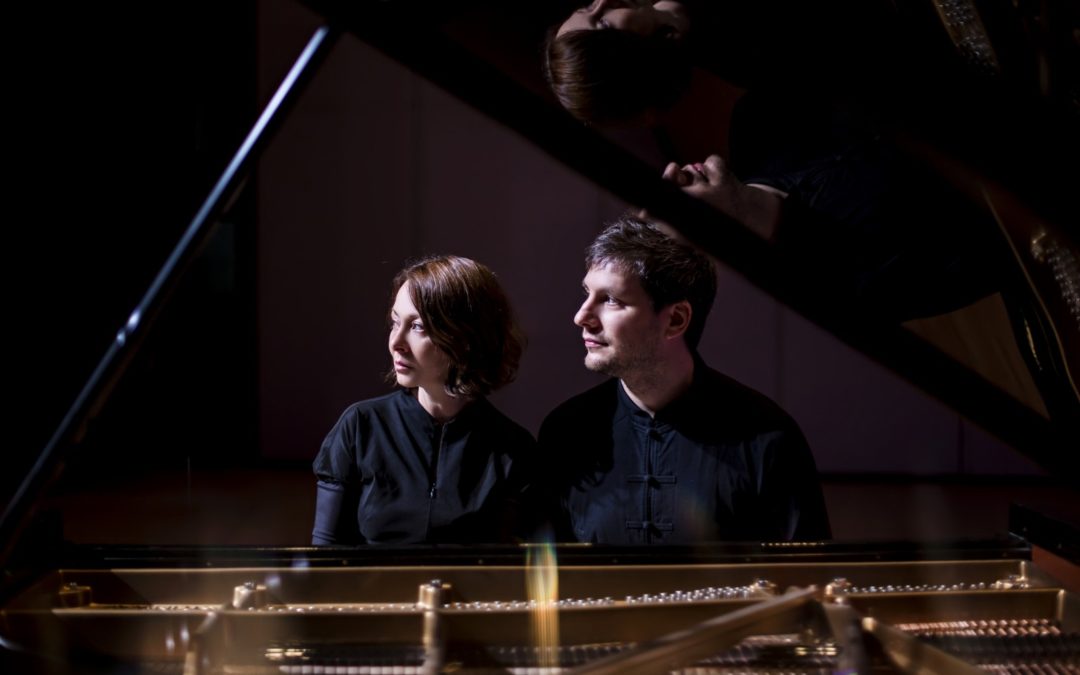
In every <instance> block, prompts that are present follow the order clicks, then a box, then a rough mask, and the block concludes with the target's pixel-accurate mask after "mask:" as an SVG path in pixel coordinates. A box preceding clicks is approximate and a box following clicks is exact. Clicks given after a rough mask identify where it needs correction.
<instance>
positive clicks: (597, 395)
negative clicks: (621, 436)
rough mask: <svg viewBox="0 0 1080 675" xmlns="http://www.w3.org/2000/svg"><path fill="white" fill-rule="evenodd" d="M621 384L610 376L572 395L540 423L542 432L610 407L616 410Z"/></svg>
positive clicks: (594, 414) (593, 414)
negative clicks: (618, 388)
mask: <svg viewBox="0 0 1080 675" xmlns="http://www.w3.org/2000/svg"><path fill="white" fill-rule="evenodd" d="M618 384H619V380H618V379H617V378H610V379H608V380H605V381H604V382H601V383H600V384H598V385H596V386H595V387H592V388H590V389H587V390H585V391H583V392H581V393H580V394H577V395H576V396H572V397H570V398H568V399H567V400H565V401H563V402H562V403H560V404H559V405H557V406H556V407H555V409H554V410H552V411H551V412H550V413H548V415H547V417H545V418H544V422H543V424H541V425H540V433H541V435H543V434H544V432H545V430H547V431H550V430H552V429H555V428H559V427H562V426H564V425H567V424H577V423H579V422H580V421H582V420H585V419H589V418H593V417H595V416H596V415H597V413H598V412H600V411H602V410H605V409H610V410H614V409H615V405H616V404H617V402H618V390H617V389H616V387H617V386H618Z"/></svg>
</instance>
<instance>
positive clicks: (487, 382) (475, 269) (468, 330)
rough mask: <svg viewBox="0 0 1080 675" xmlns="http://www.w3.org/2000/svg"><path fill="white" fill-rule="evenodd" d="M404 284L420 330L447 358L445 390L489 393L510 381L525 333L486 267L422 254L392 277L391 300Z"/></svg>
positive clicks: (470, 394) (472, 394) (463, 393)
mask: <svg viewBox="0 0 1080 675" xmlns="http://www.w3.org/2000/svg"><path fill="white" fill-rule="evenodd" d="M406 282H408V284H409V297H410V299H411V300H412V303H413V306H415V307H416V311H417V313H419V315H420V318H421V319H422V320H423V322H424V330H425V331H426V332H427V334H428V336H429V337H430V338H431V341H432V342H434V343H435V346H436V347H438V348H439V349H441V350H442V351H443V352H444V353H445V354H446V356H447V357H448V359H449V361H450V368H449V370H448V372H447V376H446V391H447V393H449V394H452V395H454V396H464V397H476V396H487V395H488V394H490V393H491V392H493V391H495V390H496V389H498V388H499V387H502V386H504V385H506V384H509V383H510V382H513V380H514V378H515V377H516V376H517V370H518V364H519V363H520V362H521V354H522V352H523V351H524V350H525V336H524V334H523V333H522V331H521V329H520V328H519V327H518V324H517V321H516V320H515V318H514V313H513V311H512V310H511V308H510V300H509V299H508V298H507V297H506V293H505V292H504V291H503V289H502V286H501V285H500V284H499V280H498V279H497V278H496V277H495V274H494V273H493V272H492V271H491V270H490V269H488V268H487V267H486V266H484V265H482V264H480V263H478V262H476V261H475V260H471V259H469V258H462V257H458V256H452V255H447V256H431V257H427V258H422V259H420V260H417V261H416V262H413V263H411V264H409V265H408V266H406V267H405V268H404V269H403V270H401V271H400V272H398V273H397V276H395V277H394V284H393V293H392V295H391V302H393V298H395V297H397V293H398V291H399V290H400V289H401V287H402V286H403V285H405V283H406Z"/></svg>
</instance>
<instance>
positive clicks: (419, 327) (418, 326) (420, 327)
mask: <svg viewBox="0 0 1080 675" xmlns="http://www.w3.org/2000/svg"><path fill="white" fill-rule="evenodd" d="M410 328H411V329H412V331H413V332H414V333H423V332H424V324H422V323H415V322H414V323H413V324H412V325H411V326H410Z"/></svg>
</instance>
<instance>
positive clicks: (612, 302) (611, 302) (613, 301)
mask: <svg viewBox="0 0 1080 675" xmlns="http://www.w3.org/2000/svg"><path fill="white" fill-rule="evenodd" d="M604 302H605V303H607V304H609V305H618V304H620V303H619V299H618V298H613V297H611V296H610V295H608V296H605V297H604Z"/></svg>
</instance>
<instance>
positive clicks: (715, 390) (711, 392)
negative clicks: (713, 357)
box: [699, 366, 798, 431]
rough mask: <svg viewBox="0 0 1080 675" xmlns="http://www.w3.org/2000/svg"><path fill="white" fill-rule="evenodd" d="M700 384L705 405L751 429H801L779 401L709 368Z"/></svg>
mask: <svg viewBox="0 0 1080 675" xmlns="http://www.w3.org/2000/svg"><path fill="white" fill-rule="evenodd" d="M699 382H700V383H701V392H700V394H699V396H701V398H702V399H703V402H704V403H706V404H707V405H708V406H709V407H718V408H722V409H724V410H726V411H728V413H729V415H728V417H730V418H732V419H738V420H739V421H740V423H741V424H744V425H746V427H747V428H748V429H756V430H762V431H768V430H780V429H788V428H794V429H798V425H796V423H795V420H794V419H792V417H791V415H789V414H788V413H787V411H786V410H784V409H783V408H781V407H780V405H779V404H777V403H776V401H773V400H772V399H771V398H769V397H768V396H766V395H765V394H763V393H761V392H760V391H758V390H756V389H753V388H751V387H748V386H747V385H745V384H743V383H741V382H739V381H738V380H735V379H734V378H732V377H729V376H727V375H725V374H723V373H721V372H720V371H718V370H715V369H713V368H710V367H708V366H705V369H704V373H703V374H702V377H701V378H700V380H699ZM734 413H737V415H735V414H734Z"/></svg>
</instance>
